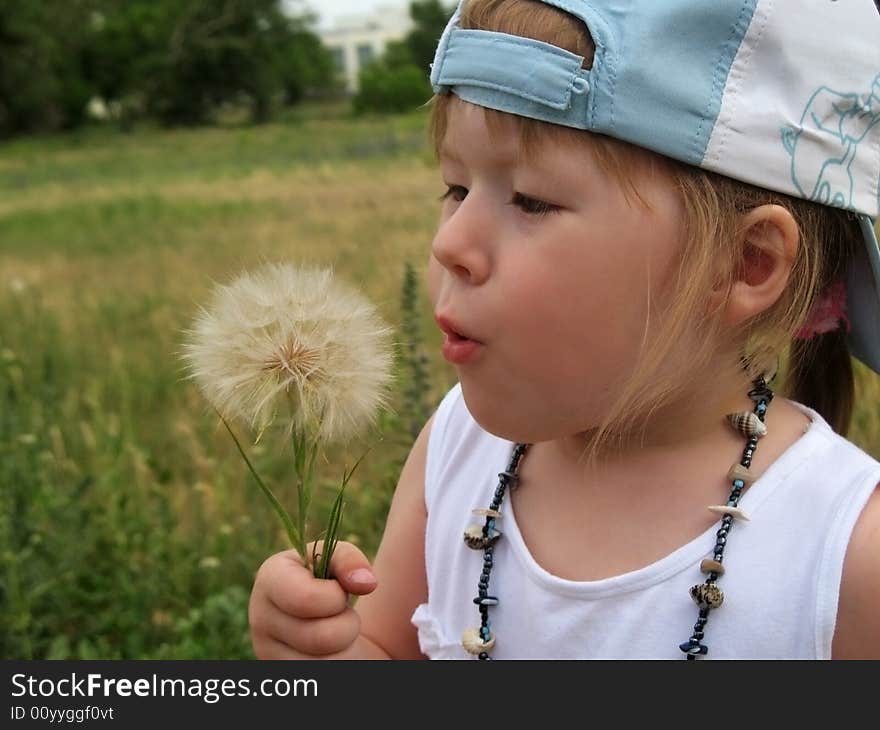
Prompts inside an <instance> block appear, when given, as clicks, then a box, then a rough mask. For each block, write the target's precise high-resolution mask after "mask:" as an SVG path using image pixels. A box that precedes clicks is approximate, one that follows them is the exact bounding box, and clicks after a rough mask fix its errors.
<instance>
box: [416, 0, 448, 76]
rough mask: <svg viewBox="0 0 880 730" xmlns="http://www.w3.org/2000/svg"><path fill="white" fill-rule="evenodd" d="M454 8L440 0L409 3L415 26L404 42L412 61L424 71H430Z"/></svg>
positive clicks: (417, 0) (420, 0) (422, 0)
mask: <svg viewBox="0 0 880 730" xmlns="http://www.w3.org/2000/svg"><path fill="white" fill-rule="evenodd" d="M454 9H455V8H454V6H450V7H447V6H446V5H445V4H444V3H441V2H440V0H414V1H413V2H411V3H410V4H409V15H410V17H411V18H412V20H413V26H414V27H413V29H412V30H411V31H410V32H409V33H408V34H407V36H406V40H405V41H404V42H405V44H406V47H407V48H408V49H409V54H410V59H411V60H412V63H413V64H415V66H416V67H418V68H419V69H421V70H422V72H423V73H428V68H429V67H430V65H431V62H432V61H433V60H434V52H435V51H436V50H437V42H438V41H439V40H440V36H441V35H442V34H443V30H444V28H446V23H447V22H448V21H449V18H450V16H451V15H452V11H453V10H454Z"/></svg>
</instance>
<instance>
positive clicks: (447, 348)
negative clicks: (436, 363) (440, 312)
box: [443, 332, 483, 365]
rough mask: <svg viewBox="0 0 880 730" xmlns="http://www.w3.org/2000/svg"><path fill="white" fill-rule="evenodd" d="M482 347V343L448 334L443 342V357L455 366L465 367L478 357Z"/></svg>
mask: <svg viewBox="0 0 880 730" xmlns="http://www.w3.org/2000/svg"><path fill="white" fill-rule="evenodd" d="M482 347H483V345H482V343H480V342H477V341H476V340H465V339H462V338H461V337H458V336H457V335H455V334H449V333H448V332H447V333H446V339H445V340H444V341H443V357H445V358H446V359H447V360H448V361H449V362H451V363H452V364H453V365H464V364H465V363H466V362H468V361H470V360H472V359H473V358H474V357H476V355H477V353H478V352H479V351H480V348H482Z"/></svg>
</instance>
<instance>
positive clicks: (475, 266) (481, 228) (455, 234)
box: [431, 193, 491, 286]
mask: <svg viewBox="0 0 880 730" xmlns="http://www.w3.org/2000/svg"><path fill="white" fill-rule="evenodd" d="M490 235H491V226H490V223H489V220H488V216H487V215H486V214H485V210H483V211H481V210H480V208H479V206H478V205H477V201H476V199H475V196H474V195H473V193H471V194H469V195H468V196H467V197H466V198H465V199H464V200H463V201H462V202H461V203H460V204H459V206H458V207H457V208H456V209H455V211H454V212H453V213H452V214H451V215H450V216H449V217H448V218H446V219H445V220H443V221H441V223H440V226H439V227H438V229H437V233H436V235H435V236H434V241H433V243H432V244H431V253H432V254H433V256H434V258H435V259H436V260H437V262H438V263H439V264H440V265H441V266H442V267H443V268H444V269H446V270H447V271H449V272H450V273H451V274H453V275H454V276H456V277H458V278H460V279H463V280H464V281H466V282H467V283H469V284H471V285H474V286H478V285H480V284H481V283H483V282H484V281H485V280H486V277H488V275H489V266H490V254H489V241H490Z"/></svg>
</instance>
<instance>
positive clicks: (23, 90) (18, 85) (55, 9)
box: [0, 0, 94, 137]
mask: <svg viewBox="0 0 880 730" xmlns="http://www.w3.org/2000/svg"><path fill="white" fill-rule="evenodd" d="M93 7H94V3H93V2H89V1H87V0H80V2H62V1H61V0H49V1H47V2H4V3H2V4H0V137H5V136H11V135H13V134H18V133H21V132H26V131H37V132H45V131H54V130H57V129H65V128H69V127H74V126H76V125H77V124H79V123H80V122H81V121H82V119H83V117H84V115H85V108H86V103H87V102H88V100H89V98H90V96H91V94H92V92H93V87H92V85H91V83H90V81H89V79H88V78H87V75H86V73H85V49H86V48H87V47H88V42H89V33H90V11H91V10H92V8H93Z"/></svg>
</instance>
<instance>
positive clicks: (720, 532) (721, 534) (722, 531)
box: [715, 527, 728, 537]
mask: <svg viewBox="0 0 880 730" xmlns="http://www.w3.org/2000/svg"><path fill="white" fill-rule="evenodd" d="M715 534H716V535H717V536H718V537H727V534H728V531H727V529H726V528H724V527H722V528H721V529H720V530H718V532H716V533H715Z"/></svg>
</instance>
